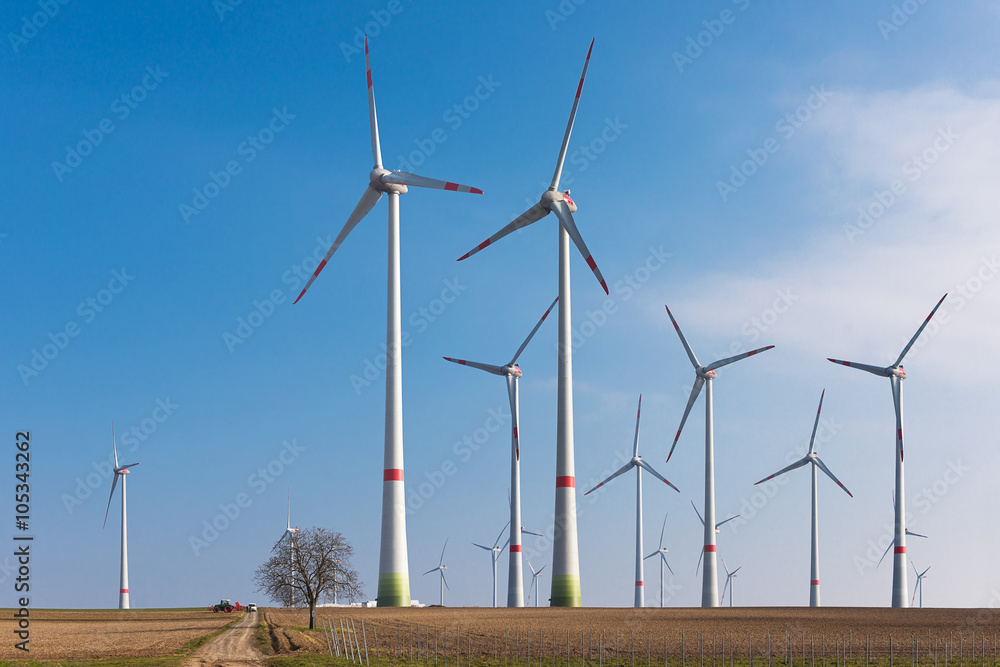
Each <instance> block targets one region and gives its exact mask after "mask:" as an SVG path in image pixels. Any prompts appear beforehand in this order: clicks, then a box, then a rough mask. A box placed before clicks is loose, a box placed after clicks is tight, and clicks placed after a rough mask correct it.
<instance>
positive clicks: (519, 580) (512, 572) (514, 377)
mask: <svg viewBox="0 0 1000 667" xmlns="http://www.w3.org/2000/svg"><path fill="white" fill-rule="evenodd" d="M558 300H559V298H558V297H556V300H555V301H553V302H552V304H551V305H550V306H549V308H548V310H546V311H545V313H544V314H543V315H542V319H540V320H538V324H536V325H535V328H534V329H532V330H531V333H529V334H528V337H527V338H525V339H524V342H523V343H521V347H519V348H517V352H515V353H514V357H513V358H512V359H511V360H510V361H509V362H507V363H506V364H504V365H503V366H495V365H493V364H483V363H480V362H478V361H466V360H465V359H452V358H451V357H445V360H446V361H451V362H454V363H456V364H461V365H462V366H471V367H472V368H478V369H479V370H482V371H486V372H487V373H492V374H493V375H500V376H502V377H504V378H505V379H506V380H507V398H508V399H509V400H510V414H511V432H510V488H511V489H512V491H513V494H512V496H510V497H508V501H509V502H508V504H509V505H510V539H509V541H508V542H509V544H510V566H509V569H508V573H507V606H508V607H523V606H524V578H523V568H522V567H521V532H530V531H525V530H524V527H523V526H521V446H520V440H519V433H520V426H521V422H520V420H519V418H518V399H517V387H518V380H520V379H521V369H520V367H518V365H517V359H518V357H520V356H521V353H522V352H524V348H526V347H527V346H528V343H529V342H531V339H532V337H534V335H535V332H536V331H538V328H539V327H540V326H542V322H544V321H545V318H546V317H548V316H549V313H550V312H552V308H553V307H554V306H555V305H556V301H558ZM531 534H532V535H537V534H538V533H531Z"/></svg>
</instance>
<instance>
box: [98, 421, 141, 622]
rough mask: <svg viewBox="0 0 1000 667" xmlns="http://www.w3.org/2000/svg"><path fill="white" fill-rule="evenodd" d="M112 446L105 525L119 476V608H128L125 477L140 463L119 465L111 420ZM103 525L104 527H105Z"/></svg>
mask: <svg viewBox="0 0 1000 667" xmlns="http://www.w3.org/2000/svg"><path fill="white" fill-rule="evenodd" d="M111 448H112V451H113V452H114V453H115V469H114V473H115V476H114V479H113V480H112V481H111V493H110V494H108V507H107V509H105V510H104V526H107V525H108V512H110V511H111V498H112V497H113V496H114V495H115V486H116V485H117V484H118V478H119V477H121V480H122V559H121V578H120V580H119V586H118V608H119V609H128V608H129V602H128V521H127V519H126V515H127V512H126V505H125V478H126V477H127V476H128V474H129V468H133V467H135V466H137V465H139V464H138V463H129V464H128V465H123V466H120V465H118V443H117V441H116V440H115V423H114V422H111ZM104 526H102V528H103V527H104Z"/></svg>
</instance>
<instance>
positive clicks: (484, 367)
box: [441, 357, 503, 375]
mask: <svg viewBox="0 0 1000 667" xmlns="http://www.w3.org/2000/svg"><path fill="white" fill-rule="evenodd" d="M441 358H442V359H444V360H445V361H450V362H451V363H453V364H460V365H462V366H471V367H472V368H478V369H479V370H481V371H486V372H487V373H493V375H503V369H502V368H501V367H500V366H494V365H493V364H484V363H480V362H478V361H468V360H466V359H452V358H451V357H441Z"/></svg>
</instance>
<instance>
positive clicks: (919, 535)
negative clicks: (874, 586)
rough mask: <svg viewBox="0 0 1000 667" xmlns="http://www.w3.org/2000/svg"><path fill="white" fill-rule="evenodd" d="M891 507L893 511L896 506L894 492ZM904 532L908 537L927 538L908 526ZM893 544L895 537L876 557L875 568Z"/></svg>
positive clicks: (879, 565) (880, 563)
mask: <svg viewBox="0 0 1000 667" xmlns="http://www.w3.org/2000/svg"><path fill="white" fill-rule="evenodd" d="M892 507H893V511H895V508H896V494H895V493H894V494H893V495H892ZM904 534H905V535H907V536H908V537H922V538H924V539H927V536H926V535H921V534H920V533H914V532H913V531H912V530H910V529H909V528H907V529H905V531H904ZM895 544H896V540H895V539H894V540H893V541H892V542H889V546H887V547H886V548H885V551H883V552H882V557H881V558H879V559H878V565H876V566H875V567H876V569H877V568H880V567H882V561H884V560H885V557H886V555H887V554H888V553H889V549H891V548H892V547H893V545H895Z"/></svg>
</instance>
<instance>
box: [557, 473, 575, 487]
mask: <svg viewBox="0 0 1000 667" xmlns="http://www.w3.org/2000/svg"><path fill="white" fill-rule="evenodd" d="M563 487H568V488H571V489H573V488H576V477H574V476H573V475H560V476H559V477H556V488H557V489H560V488H563Z"/></svg>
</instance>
